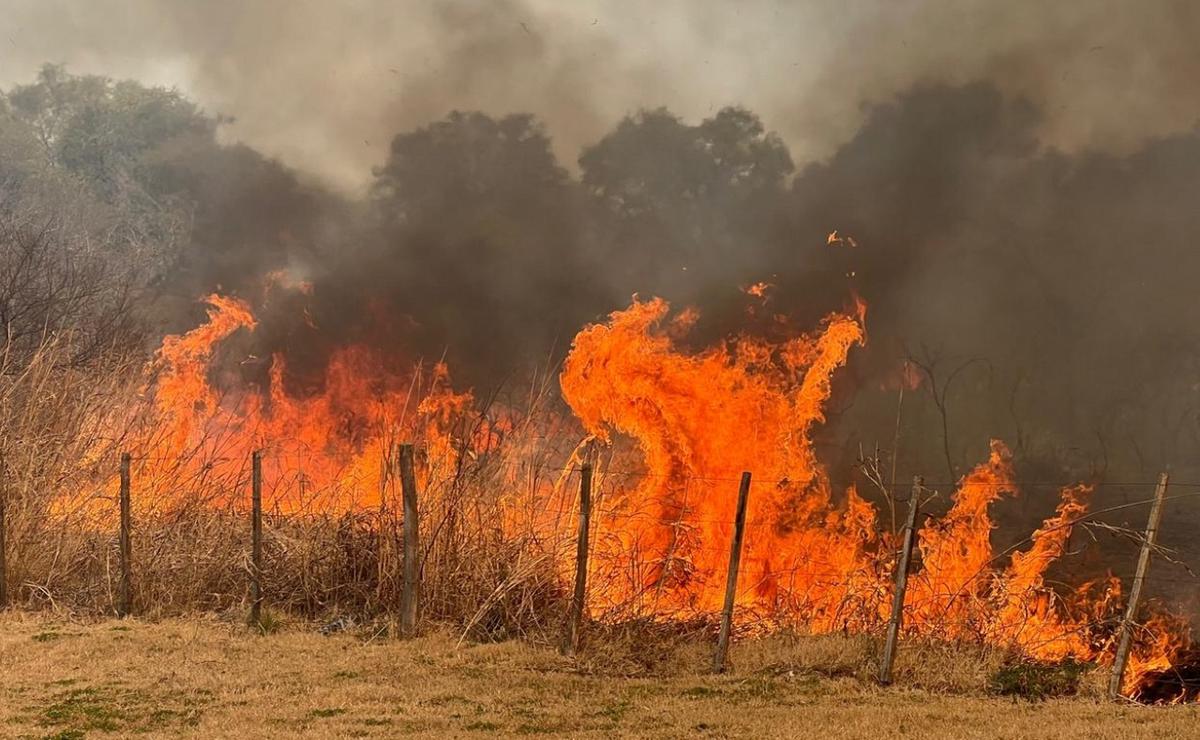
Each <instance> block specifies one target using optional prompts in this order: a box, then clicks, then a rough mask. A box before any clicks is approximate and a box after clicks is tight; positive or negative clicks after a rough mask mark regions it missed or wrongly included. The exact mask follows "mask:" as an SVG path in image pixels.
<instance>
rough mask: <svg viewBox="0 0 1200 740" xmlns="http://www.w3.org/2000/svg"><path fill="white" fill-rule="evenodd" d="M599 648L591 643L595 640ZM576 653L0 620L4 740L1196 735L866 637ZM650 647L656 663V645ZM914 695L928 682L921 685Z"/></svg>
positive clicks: (1161, 719) (1165, 710)
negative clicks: (873, 673)
mask: <svg viewBox="0 0 1200 740" xmlns="http://www.w3.org/2000/svg"><path fill="white" fill-rule="evenodd" d="M593 639H594V641H596V642H600V640H601V637H600V636H596V635H593ZM603 639H604V642H603V643H602V644H594V645H593V646H592V647H591V649H590V650H589V651H588V652H587V653H586V654H584V655H583V656H581V658H580V659H579V660H578V661H572V660H570V659H566V658H563V657H560V656H559V655H557V654H556V653H555V652H554V651H553V650H552V649H550V648H547V647H536V646H531V645H529V644H527V643H519V642H507V643H499V644H487V645H472V644H463V645H462V646H459V645H458V644H457V638H456V637H455V636H453V635H450V634H447V633H435V634H431V635H427V636H424V637H421V638H418V639H415V640H412V641H407V642H402V641H398V640H394V639H388V638H384V637H375V638H374V639H373V638H372V634H371V632H370V631H369V630H363V631H353V632H347V633H342V634H337V635H331V636H323V635H320V634H317V633H316V632H315V631H314V630H313V629H311V627H307V626H303V625H292V626H288V625H284V626H283V627H281V629H279V631H277V632H275V633H273V634H269V635H266V636H258V635H252V634H249V633H248V632H247V631H246V630H245V628H243V627H241V626H239V625H237V624H235V623H233V622H230V621H222V620H220V619H218V618H207V619H199V618H196V619H188V620H176V621H163V622H157V623H145V622H139V621H134V620H126V621H115V620H110V621H96V622H86V623H80V622H73V621H66V620H61V619H52V618H48V617H45V616H36V615H29V614H21V613H8V614H6V615H4V616H3V617H0V735H3V736H4V737H14V738H24V737H28V738H60V739H64V740H65V739H67V738H103V737H127V736H138V737H203V738H210V737H212V738H226V737H228V738H234V737H236V738H258V737H261V738H267V737H270V738H277V737H321V738H324V737H329V738H332V737H396V736H417V737H485V736H496V735H501V736H515V735H543V736H550V737H610V736H622V737H682V736H696V737H785V736H786V737H821V738H823V739H832V738H860V737H872V736H877V737H884V736H893V735H899V736H902V737H946V738H1034V737H1079V738H1082V737H1088V738H1110V737H1111V738H1143V737H1144V738H1155V739H1156V740H1162V739H1164V738H1182V737H1196V736H1197V732H1198V731H1197V727H1200V710H1197V709H1196V708H1195V707H1190V706H1187V707H1136V706H1116V705H1112V704H1107V703H1104V702H1102V701H1099V700H1098V699H1095V698H1091V697H1090V696H1088V697H1075V698H1071V699H1053V700H1047V701H1041V702H1029V701H1023V700H1022V701H1014V700H1012V699H1006V698H997V697H989V696H987V695H986V694H985V693H984V692H983V691H982V690H981V689H976V688H973V684H975V683H976V682H977V681H978V680H979V679H980V677H981V676H983V675H985V674H986V673H987V672H988V670H989V669H988V665H987V664H988V661H989V659H988V658H987V657H986V656H978V659H977V660H963V656H962V655H961V654H960V655H958V656H956V657H955V656H942V657H941V658H939V656H937V655H932V654H929V653H924V654H922V655H920V656H917V658H916V660H917V662H914V660H915V659H914V657H913V655H912V653H913V651H912V650H910V651H909V655H908V657H907V661H908V662H907V663H904V662H902V664H901V665H900V666H899V669H900V676H901V677H902V683H901V685H898V686H895V687H892V688H890V689H886V690H885V689H881V688H878V687H876V686H873V685H872V684H871V683H870V682H869V681H867V680H864V679H865V675H864V671H866V670H867V668H866V662H865V659H866V658H867V657H869V656H867V654H866V652H865V651H867V650H869V647H868V646H867V644H866V643H865V642H860V641H853V640H846V639H843V638H820V639H818V638H795V639H793V640H789V641H784V640H778V639H776V640H755V641H745V642H742V643H739V644H736V645H735V648H734V652H733V654H732V658H733V660H734V661H735V667H734V669H733V670H732V671H731V672H730V673H728V674H726V675H722V676H713V675H707V674H706V673H705V672H704V670H703V667H702V666H703V664H704V658H705V657H706V656H705V655H704V652H705V651H704V650H703V648H704V645H703V644H701V643H696V644H694V645H690V646H687V645H684V646H679V647H678V649H676V650H675V651H674V652H673V653H672V655H671V656H670V657H669V658H663V659H661V660H659V661H658V662H657V664H656V665H655V666H654V667H653V668H652V669H651V668H647V662H646V661H645V660H642V662H640V663H639V662H638V660H639V658H644V657H645V656H637V655H632V654H629V652H628V651H629V648H630V646H629V645H621V644H620V643H621V635H614V634H610V635H605V636H604V637H603ZM660 657H661V656H660ZM922 686H924V688H922Z"/></svg>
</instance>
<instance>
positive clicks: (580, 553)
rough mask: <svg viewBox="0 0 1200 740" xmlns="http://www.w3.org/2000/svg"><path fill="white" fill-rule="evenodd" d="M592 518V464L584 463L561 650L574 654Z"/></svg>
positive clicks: (577, 637) (580, 620)
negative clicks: (571, 590) (572, 578)
mask: <svg viewBox="0 0 1200 740" xmlns="http://www.w3.org/2000/svg"><path fill="white" fill-rule="evenodd" d="M591 520H592V466H591V464H590V463H584V465H583V467H581V468H580V469H579V537H578V538H577V539H576V546H575V594H574V596H573V597H572V599H571V612H570V614H569V615H568V618H567V639H566V641H565V642H564V643H563V652H564V653H566V654H567V655H574V654H575V652H576V651H577V650H579V631H580V627H581V626H582V624H583V607H584V606H585V603H586V602H585V599H586V597H587V569H588V535H589V532H590V531H591Z"/></svg>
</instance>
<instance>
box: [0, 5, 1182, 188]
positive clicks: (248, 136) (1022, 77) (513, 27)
mask: <svg viewBox="0 0 1200 740" xmlns="http://www.w3.org/2000/svg"><path fill="white" fill-rule="evenodd" d="M1198 14H1200V10H1198V9H1197V8H1196V7H1195V5H1194V4H1193V3H1189V2H1187V1H1186V0H1156V1H1153V2H1145V3H1128V2H1120V1H1119V0H1110V1H1107V2H1105V1H1095V2H1087V3H1053V4H1047V3H1041V2H1035V1H1034V0H1025V1H1022V2H1008V3H995V2H989V1H988V0H966V1H964V2H955V3H945V2H935V1H933V0H928V1H926V2H904V3H894V2H887V1H886V0H871V1H870V2H863V1H861V0H860V1H858V2H845V0H836V1H834V0H829V1H827V2H816V3H787V2H779V1H772V0H755V1H753V2H744V3H736V4H729V3H719V2H686V1H685V0H672V1H670V2H661V3H649V4H648V3H639V2H634V1H633V0H621V1H618V2H600V1H599V0H592V1H585V2H572V3H561V2H556V1H555V0H499V1H498V2H488V3H469V2H447V3H432V2H402V3H397V2H392V1H386V2H385V1H384V0H356V1H354V2H346V3H336V4H332V3H326V2H319V1H317V0H308V1H288V0H268V1H264V2H255V3H242V2H237V1H236V0H213V1H212V2H205V3H184V2H169V3H163V2H157V1H156V0H97V1H96V2H89V3H78V2H70V1H69V0H5V2H4V3H3V13H2V17H3V21H2V22H0V29H2V30H3V31H4V33H3V34H0V85H2V86H5V87H7V86H10V85H11V84H14V83H17V82H24V81H26V80H28V79H30V78H31V77H32V75H33V74H34V72H35V71H36V69H37V68H38V67H39V66H40V65H41V64H42V63H44V62H47V61H51V62H61V63H65V64H67V65H68V67H69V68H70V69H71V70H72V71H74V72H77V73H84V72H90V73H97V74H105V75H109V76H114V77H132V78H135V79H139V80H142V81H144V82H147V83H150V84H162V85H167V86H171V85H177V86H178V87H179V88H180V89H181V90H183V91H184V92H185V93H186V94H188V95H189V96H191V97H193V98H195V99H196V100H198V101H199V102H200V103H201V104H202V105H203V106H205V107H206V108H207V109H208V110H209V111H210V112H215V113H221V114H224V115H229V116H232V117H234V118H235V119H236V120H235V122H234V123H233V124H232V125H231V126H228V127H227V128H226V135H227V136H229V137H231V138H233V139H236V140H241V141H245V142H246V143H248V144H250V145H251V146H253V147H255V148H257V149H259V150H261V151H263V152H265V153H267V154H268V155H271V156H277V157H280V158H282V159H283V160H284V161H285V162H287V163H289V164H291V165H293V166H295V167H298V168H300V169H304V170H309V171H315V172H318V173H321V174H322V175H323V176H324V177H326V178H327V179H328V180H330V181H331V182H333V183H335V184H336V185H337V186H338V187H340V188H342V189H350V190H356V189H360V188H362V187H363V186H365V185H366V184H368V183H369V178H370V171H371V167H372V166H375V165H378V164H380V163H381V162H382V161H383V160H384V159H385V158H386V151H387V145H388V142H389V141H390V139H391V137H392V135H393V134H395V133H396V132H398V131H406V130H411V129H413V128H416V127H418V126H421V125H424V124H427V123H429V122H430V121H433V120H436V119H438V118H441V117H442V116H443V115H445V114H446V113H448V112H449V111H451V110H454V109H462V110H481V111H484V112H486V113H489V114H492V115H504V114H508V113H515V112H530V113H533V114H535V115H536V116H538V117H539V118H540V119H541V120H543V121H545V122H546V124H547V127H548V129H549V130H550V131H551V132H552V134H553V136H554V147H555V152H556V154H557V155H558V158H559V160H560V161H562V162H564V163H566V164H567V165H568V166H571V165H572V164H573V162H574V160H575V158H576V156H577V155H578V154H579V152H580V151H581V149H582V147H583V146H585V145H586V144H589V143H591V142H594V141H596V140H597V139H599V138H600V137H601V136H602V135H603V134H604V133H605V132H606V131H608V130H610V129H611V127H612V126H613V125H615V123H616V122H617V121H618V120H619V119H620V118H621V117H622V116H624V115H625V114H627V113H630V112H633V111H635V110H637V109H639V108H643V107H650V108H654V107H658V106H666V107H667V108H669V109H670V110H672V111H674V112H675V113H677V114H679V115H681V116H683V117H684V118H685V119H687V120H691V121H696V120H699V119H701V118H703V117H706V116H709V115H712V114H713V113H715V112H716V111H717V110H718V109H720V108H721V107H722V106H724V105H728V104H739V105H743V106H745V107H747V108H749V109H751V110H754V111H756V112H757V113H759V114H760V115H761V116H762V118H763V120H764V121H765V122H766V124H767V126H768V127H769V128H770V129H772V130H775V131H778V132H779V133H780V135H781V136H782V137H783V139H784V140H785V141H786V142H787V143H788V145H789V147H790V148H791V150H792V153H793V156H794V157H795V158H796V159H797V161H801V162H806V161H815V160H823V159H825V158H827V157H828V156H830V155H831V154H833V152H834V151H836V149H837V147H838V146H840V145H842V144H844V143H845V142H846V141H848V140H849V139H850V137H851V136H852V135H853V133H854V131H855V130H856V129H857V128H858V126H859V124H860V123H861V122H862V120H863V116H864V115H865V110H866V109H865V107H864V105H865V104H868V103H879V102H886V101H888V100H890V99H891V98H892V97H894V96H895V95H896V94H897V93H899V92H901V91H904V90H907V89H909V88H910V87H912V86H913V85H914V84H916V83H946V84H964V83H968V82H972V81H975V80H977V79H986V80H989V81H991V82H992V83H993V84H995V85H996V86H997V87H998V89H1000V90H1001V91H1002V92H1003V93H1005V94H1006V95H1008V96H1010V97H1023V98H1025V99H1028V100H1030V101H1031V102H1032V103H1033V104H1034V105H1036V106H1037V107H1038V108H1039V109H1040V110H1042V111H1043V112H1044V118H1043V121H1042V122H1041V125H1040V127H1039V129H1038V131H1037V135H1038V138H1039V140H1040V141H1042V142H1043V143H1046V144H1049V145H1053V146H1055V147H1058V148H1060V149H1063V150H1066V151H1078V150H1082V149H1087V148H1102V149H1106V150H1109V151H1114V152H1121V153H1128V152H1130V151H1132V150H1133V149H1135V148H1136V147H1137V146H1139V145H1140V144H1141V143H1142V142H1143V141H1145V140H1146V139H1147V138H1149V137H1153V136H1157V135H1163V134H1167V133H1170V132H1173V131H1178V130H1181V129H1186V128H1188V127H1190V126H1191V125H1192V124H1193V123H1194V121H1196V120H1197V118H1198V117H1200V98H1197V96H1195V95H1191V94H1188V93H1189V90H1190V88H1191V86H1192V81H1193V80H1194V79H1196V74H1197V72H1200V50H1198V49H1197V47H1196V45H1195V44H1194V38H1195V32H1196V30H1197V28H1198V27H1200V18H1198Z"/></svg>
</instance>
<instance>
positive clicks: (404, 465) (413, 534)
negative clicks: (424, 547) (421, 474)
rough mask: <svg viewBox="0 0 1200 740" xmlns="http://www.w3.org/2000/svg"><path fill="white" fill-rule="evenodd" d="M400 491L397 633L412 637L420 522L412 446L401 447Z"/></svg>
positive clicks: (417, 578)
mask: <svg viewBox="0 0 1200 740" xmlns="http://www.w3.org/2000/svg"><path fill="white" fill-rule="evenodd" d="M400 487H401V489H402V493H403V496H404V583H403V586H402V588H403V590H402V591H401V592H400V631H401V632H402V633H403V634H405V635H412V634H413V633H414V632H415V631H416V628H417V609H418V599H419V594H418V589H419V588H420V573H421V567H420V566H421V564H420V561H419V558H420V554H419V553H420V552H421V548H420V540H419V537H420V526H419V524H420V522H419V521H418V519H417V517H418V516H419V515H418V513H417V475H416V472H415V470H414V468H413V446H412V445H411V444H405V445H400Z"/></svg>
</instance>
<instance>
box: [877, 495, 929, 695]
mask: <svg viewBox="0 0 1200 740" xmlns="http://www.w3.org/2000/svg"><path fill="white" fill-rule="evenodd" d="M923 484H924V481H923V480H922V479H921V476H919V475H918V476H916V477H914V478H913V487H912V493H911V494H909V497H908V517H907V518H906V519H905V520H904V538H903V540H902V541H901V543H900V559H899V561H898V562H897V563H896V584H895V592H894V593H893V595H892V618H891V619H889V620H888V628H887V640H885V641H884V644H883V659H882V660H881V661H880V663H879V683H881V684H883V685H885V686H886V685H887V684H889V683H891V682H892V663H893V661H895V659H896V643H897V641H899V639H900V627H901V626H902V624H903V622H904V594H905V592H906V591H907V590H908V564H909V561H910V560H911V559H912V550H913V543H914V542H916V539H917V515H918V514H919V513H920V511H919V510H920V507H921V489H922V487H923Z"/></svg>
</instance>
